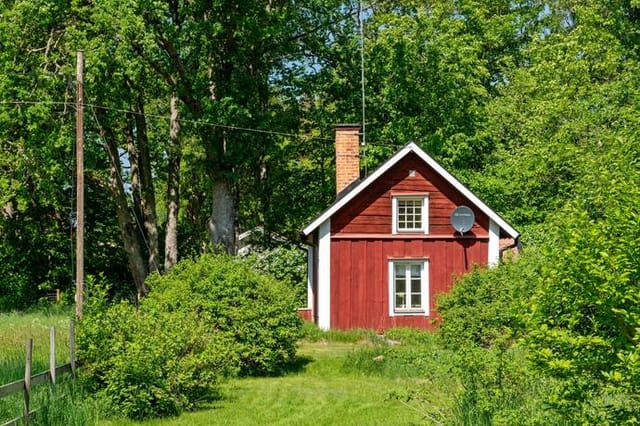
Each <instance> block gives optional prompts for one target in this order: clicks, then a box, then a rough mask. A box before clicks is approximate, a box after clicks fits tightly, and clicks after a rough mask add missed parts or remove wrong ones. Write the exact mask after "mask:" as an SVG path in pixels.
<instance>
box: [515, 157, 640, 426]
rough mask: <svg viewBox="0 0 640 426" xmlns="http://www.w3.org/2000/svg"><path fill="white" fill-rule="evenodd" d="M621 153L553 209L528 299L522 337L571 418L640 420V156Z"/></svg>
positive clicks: (554, 398)
mask: <svg viewBox="0 0 640 426" xmlns="http://www.w3.org/2000/svg"><path fill="white" fill-rule="evenodd" d="M636 146H637V145H636ZM625 154H626V157H622V156H619V155H618V156H615V157H614V158H611V159H610V161H609V163H608V164H609V169H604V168H601V169H600V174H599V176H597V177H595V178H591V179H589V180H586V181H585V182H584V184H583V186H581V187H580V188H579V194H580V197H579V198H577V199H576V200H574V201H573V202H572V203H570V204H569V205H568V206H567V207H566V208H565V209H564V210H563V211H562V212H560V214H559V215H558V216H559V218H558V220H557V222H558V225H557V226H556V227H554V228H551V229H552V230H553V232H554V233H555V235H557V242H556V244H555V246H553V247H548V248H547V260H548V261H547V264H546V267H545V268H544V269H542V270H541V278H540V280H541V283H542V285H541V286H540V288H539V290H538V292H537V293H536V295H535V298H534V299H533V302H534V303H533V304H532V306H533V309H532V313H531V317H530V323H529V329H530V332H529V336H528V339H527V343H528V344H529V347H530V349H531V353H532V357H533V359H534V361H535V362H536V365H537V366H538V368H539V369H540V370H541V371H542V372H543V373H545V374H548V375H550V376H553V377H555V378H558V379H560V380H561V381H562V386H561V387H560V388H559V390H558V392H554V393H552V394H551V395H550V400H551V403H552V404H553V406H555V407H556V408H557V409H559V410H560V411H561V412H563V413H565V415H566V416H567V418H569V419H570V420H571V421H572V422H574V423H592V424H607V423H611V424H622V423H629V424H637V423H640V415H639V414H638V413H640V361H639V360H640V291H639V288H640V226H639V225H640V172H639V170H640V168H638V166H637V165H638V164H640V161H639V160H638V159H639V158H640V155H638V151H637V148H635V152H634V150H633V149H629V150H628V151H627V152H625Z"/></svg>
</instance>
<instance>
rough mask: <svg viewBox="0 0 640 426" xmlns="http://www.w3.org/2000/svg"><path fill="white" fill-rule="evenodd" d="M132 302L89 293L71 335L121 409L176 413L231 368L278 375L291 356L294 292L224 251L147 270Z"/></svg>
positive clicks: (97, 383)
mask: <svg viewBox="0 0 640 426" xmlns="http://www.w3.org/2000/svg"><path fill="white" fill-rule="evenodd" d="M148 284H149V286H150V288H151V291H150V293H149V295H148V296H147V297H146V298H145V299H143V300H142V301H141V303H140V305H139V306H138V307H137V308H136V307H134V306H132V305H131V304H130V303H128V302H126V301H125V302H121V303H118V304H115V305H111V306H108V305H107V304H106V303H105V302H104V297H103V296H104V295H105V292H104V291H102V292H99V291H98V292H97V293H98V294H97V295H95V296H94V297H92V299H91V300H92V301H91V303H90V306H89V308H88V309H87V312H86V314H85V318H84V319H83V321H82V322H81V323H80V327H79V333H78V357H79V358H80V360H81V362H82V369H81V371H82V373H83V376H84V379H85V382H86V383H87V385H88V386H89V388H90V389H92V390H93V391H96V392H98V393H99V394H100V395H102V396H104V397H105V398H106V399H107V400H109V402H110V403H111V405H112V406H113V407H114V408H115V409H117V410H118V412H120V413H122V414H124V415H125V416H127V417H132V418H137V419H142V418H149V417H155V416H163V415H172V414H177V413H179V412H180V411H181V410H184V409H190V408H192V407H193V406H194V405H195V404H196V403H197V402H198V401H201V400H206V399H210V398H211V397H214V396H215V395H216V389H217V385H218V384H219V383H220V381H221V380H223V379H224V378H225V377H229V376H233V375H236V374H245V375H246V374H275V373H277V372H279V371H281V370H282V369H283V368H284V367H285V366H286V364H287V363H288V362H290V361H291V360H292V359H293V357H294V356H295V349H296V341H297V339H298V337H299V334H300V331H299V330H300V319H299V317H298V315H297V312H296V310H295V307H294V303H293V300H292V296H291V292H290V291H288V290H287V289H286V288H285V287H284V286H283V285H281V284H280V283H278V282H276V281H275V280H273V279H271V278H269V277H267V276H261V275H259V274H257V273H256V272H254V271H252V270H250V269H249V268H248V267H247V266H246V265H245V264H243V263H241V262H239V261H237V260H234V259H232V258H230V257H227V256H212V255H205V256H203V257H202V258H200V259H199V260H198V261H184V262H181V263H179V264H177V265H176V266H175V267H174V268H173V269H172V270H171V272H170V273H169V274H167V275H166V276H159V275H155V276H152V277H150V278H149V280H148Z"/></svg>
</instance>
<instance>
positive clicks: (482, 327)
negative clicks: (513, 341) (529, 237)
mask: <svg viewBox="0 0 640 426" xmlns="http://www.w3.org/2000/svg"><path fill="white" fill-rule="evenodd" d="M541 261H542V258H541V256H540V254H539V253H538V252H537V251H536V250H535V249H529V250H527V252H526V253H525V254H524V255H523V256H521V258H520V259H519V260H518V261H517V262H506V263H502V264H500V266H499V267H496V268H490V269H487V268H475V269H474V270H473V271H472V272H471V273H470V274H467V275H464V276H463V277H461V278H460V279H459V280H458V281H457V282H456V284H455V285H454V286H453V288H452V289H451V292H450V293H447V294H441V295H439V297H438V299H437V304H438V313H439V314H440V315H441V317H442V322H441V325H440V335H441V336H442V338H443V341H444V343H445V344H446V345H447V346H448V347H452V348H458V347H462V346H467V345H469V344H472V345H479V346H481V347H490V346H491V345H492V344H493V343H494V342H495V341H496V340H498V341H502V340H503V339H505V338H512V337H515V336H517V335H518V334H521V333H522V331H523V329H524V327H525V324H524V317H523V315H522V314H523V313H524V312H526V311H527V309H528V303H529V298H530V297H531V295H532V294H533V292H534V290H535V288H536V283H537V274H538V272H537V268H538V264H539V263H540V262H541Z"/></svg>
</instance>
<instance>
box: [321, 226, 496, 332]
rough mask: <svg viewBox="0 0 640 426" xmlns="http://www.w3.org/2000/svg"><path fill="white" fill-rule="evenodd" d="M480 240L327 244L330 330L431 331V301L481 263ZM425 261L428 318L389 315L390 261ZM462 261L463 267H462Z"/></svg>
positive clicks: (484, 252) (484, 245)
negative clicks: (398, 329)
mask: <svg viewBox="0 0 640 426" xmlns="http://www.w3.org/2000/svg"><path fill="white" fill-rule="evenodd" d="M487 256H488V240H487V239H486V238H483V239H471V238H469V239H452V238H445V239H424V238H423V239H411V238H406V237H405V238H402V239H393V240H392V239H388V240H386V239H385V240H378V239H349V238H337V239H334V240H332V242H331V257H332V259H333V262H332V265H331V328H338V329H350V328H370V329H374V330H379V331H382V330H386V329H389V328H392V327H400V326H402V327H418V328H430V327H431V325H432V324H431V322H432V320H433V319H434V318H436V317H437V314H436V313H435V303H434V302H435V296H436V295H437V294H439V293H443V292H446V291H448V290H449V287H450V286H451V284H452V283H453V276H454V275H455V274H461V273H463V272H467V271H469V269H470V268H471V267H472V265H473V264H486V262H487ZM394 258H415V259H422V258H426V259H428V261H429V262H428V268H429V271H428V272H429V303H430V316H428V317H426V316H424V315H421V316H394V317H390V316H389V277H388V275H389V272H388V268H389V260H390V259H394ZM465 259H466V262H465Z"/></svg>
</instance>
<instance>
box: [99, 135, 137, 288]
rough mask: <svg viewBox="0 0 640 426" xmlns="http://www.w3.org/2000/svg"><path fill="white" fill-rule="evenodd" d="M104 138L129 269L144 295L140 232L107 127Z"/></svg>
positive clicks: (110, 186)
mask: <svg viewBox="0 0 640 426" xmlns="http://www.w3.org/2000/svg"><path fill="white" fill-rule="evenodd" d="M101 136H102V139H103V140H104V141H105V145H106V147H107V154H108V155H109V163H110V167H109V169H110V174H111V177H110V179H109V189H110V190H111V193H112V194H113V198H114V200H115V203H116V216H117V218H118V225H119V227H120V235H121V236H122V241H123V244H124V249H125V251H126V253H127V259H128V263H129V271H130V272H131V276H132V278H133V282H134V283H135V285H136V289H137V291H138V296H139V297H142V296H144V295H146V294H147V293H148V289H147V286H146V285H145V283H144V280H145V278H146V276H147V269H146V266H145V262H144V256H143V255H142V247H141V244H140V233H139V232H138V230H137V227H136V224H135V223H134V222H133V221H132V220H131V214H130V213H129V204H128V202H127V195H126V193H125V191H124V182H123V181H122V176H121V174H120V155H119V153H118V146H117V144H116V142H115V139H114V138H113V135H112V132H110V131H109V130H107V129H104V128H103V129H102V130H101Z"/></svg>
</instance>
